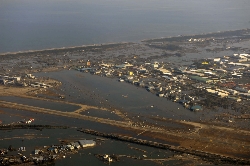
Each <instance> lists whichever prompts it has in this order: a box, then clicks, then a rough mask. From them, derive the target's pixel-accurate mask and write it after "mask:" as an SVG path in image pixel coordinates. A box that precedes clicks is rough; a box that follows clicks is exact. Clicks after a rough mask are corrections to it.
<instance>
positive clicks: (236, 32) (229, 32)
mask: <svg viewBox="0 0 250 166" xmlns="http://www.w3.org/2000/svg"><path fill="white" fill-rule="evenodd" d="M244 32H245V33H247V34H248V36H250V29H249V28H245V29H237V30H226V31H218V32H209V33H202V34H192V35H179V36H169V37H161V38H152V39H142V40H141V41H140V42H138V43H151V42H171V41H175V40H187V39H190V38H194V37H197V38H211V37H226V36H228V35H230V36H231V35H233V36H235V37H237V36H236V35H239V36H238V37H243V36H244V35H245V34H244ZM245 36H246V37H247V35H245ZM133 43H136V42H117V43H102V44H90V45H81V46H69V47H58V48H47V49H41V50H26V51H16V52H3V53H0V56H4V55H19V54H31V53H44V52H48V53H53V52H58V51H73V50H80V49H93V48H95V49H98V48H101V47H104V46H108V47H110V46H117V45H123V44H133Z"/></svg>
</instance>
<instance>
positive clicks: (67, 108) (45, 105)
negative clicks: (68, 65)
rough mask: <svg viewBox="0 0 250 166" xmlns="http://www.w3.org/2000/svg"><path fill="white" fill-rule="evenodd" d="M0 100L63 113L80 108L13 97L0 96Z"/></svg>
mask: <svg viewBox="0 0 250 166" xmlns="http://www.w3.org/2000/svg"><path fill="white" fill-rule="evenodd" d="M0 100H4V101H11V102H15V103H19V104H26V105H30V106H35V107H40V108H47V109H54V110H58V111H65V112H72V111H75V110H77V109H79V108H80V107H79V106H75V105H70V104H65V103H57V102H51V101H45V100H35V99H27V98H21V97H14V96H0Z"/></svg>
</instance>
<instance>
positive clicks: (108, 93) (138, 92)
mask: <svg viewBox="0 0 250 166" xmlns="http://www.w3.org/2000/svg"><path fill="white" fill-rule="evenodd" d="M78 74H81V75H82V76H81V77H79V76H78ZM35 75H37V76H46V77H51V78H55V79H57V80H59V81H60V82H62V87H61V89H62V90H63V92H64V93H65V94H69V95H66V98H65V100H68V101H70V102H76V103H82V104H88V105H93V106H100V107H104V108H109V109H110V110H112V109H118V110H120V111H122V112H126V113H128V116H130V117H131V118H133V117H135V116H137V117H138V116H141V117H144V118H150V116H154V117H165V118H171V119H178V120H192V121H199V120H200V119H202V120H205V119H209V118H212V117H213V116H214V114H215V112H211V111H210V112H205V113H204V112H191V111H189V110H187V109H184V108H183V107H182V106H181V105H180V104H178V103H174V102H172V101H170V100H167V99H166V98H159V97H157V96H156V95H155V94H153V93H150V92H148V91H146V89H144V88H141V87H137V86H134V85H132V84H128V83H125V82H118V81H117V79H113V78H107V77H100V76H97V75H91V74H89V73H81V72H78V71H74V70H64V71H60V72H50V73H36V74H35ZM124 96H126V97H124ZM204 114H206V116H204Z"/></svg>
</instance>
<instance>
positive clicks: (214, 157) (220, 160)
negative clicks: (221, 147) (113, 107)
mask: <svg viewBox="0 0 250 166" xmlns="http://www.w3.org/2000/svg"><path fill="white" fill-rule="evenodd" d="M78 131H80V132H83V133H86V134H91V135H95V136H99V137H105V138H109V139H115V140H119V141H125V142H130V143H135V144H140V145H145V146H150V147H155V148H160V149H167V150H171V151H174V152H178V153H187V154H191V155H194V156H198V157H200V158H201V159H202V160H205V161H208V162H211V163H214V164H234V165H250V160H248V159H241V158H235V157H229V156H223V155H219V154H213V153H208V152H204V151H198V150H193V149H187V148H184V147H179V146H173V145H169V144H164V143H159V142H153V141H148V140H143V139H138V138H135V137H129V136H125V135H119V134H112V133H111V134H107V133H101V132H98V131H94V130H90V129H78Z"/></svg>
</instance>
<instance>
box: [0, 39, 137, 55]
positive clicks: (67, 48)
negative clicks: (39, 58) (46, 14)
mask: <svg viewBox="0 0 250 166" xmlns="http://www.w3.org/2000/svg"><path fill="white" fill-rule="evenodd" d="M131 43H133V42H118V43H103V44H90V45H82V46H70V47H58V48H47V49H41V50H26V51H16V52H4V53H0V56H4V55H18V54H30V53H43V52H47V51H48V52H54V51H65V50H74V49H91V48H97V49H98V47H99V48H100V47H103V46H116V45H123V44H131Z"/></svg>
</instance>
